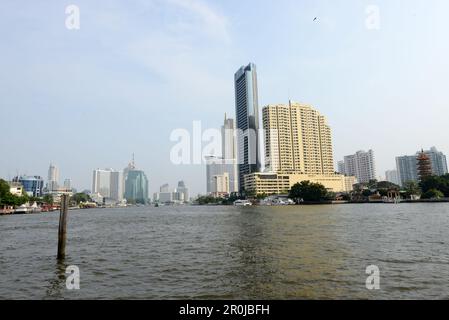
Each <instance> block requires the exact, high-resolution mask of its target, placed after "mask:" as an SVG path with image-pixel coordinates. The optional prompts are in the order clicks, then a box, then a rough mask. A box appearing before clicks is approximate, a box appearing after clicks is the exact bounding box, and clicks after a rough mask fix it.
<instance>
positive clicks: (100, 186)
mask: <svg viewBox="0 0 449 320" xmlns="http://www.w3.org/2000/svg"><path fill="white" fill-rule="evenodd" d="M113 171H114V170H113V169H104V170H102V169H96V170H94V171H93V178H92V193H93V194H99V195H101V197H103V198H110V197H111V172H113Z"/></svg>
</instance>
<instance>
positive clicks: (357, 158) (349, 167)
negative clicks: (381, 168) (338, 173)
mask: <svg viewBox="0 0 449 320" xmlns="http://www.w3.org/2000/svg"><path fill="white" fill-rule="evenodd" d="M342 173H344V174H345V175H346V176H355V177H356V178H357V181H358V182H360V183H367V182H370V180H376V179H377V175H376V165H375V158H374V151H373V150H369V151H368V152H365V151H358V152H356V153H355V154H352V155H349V156H346V157H344V172H342Z"/></svg>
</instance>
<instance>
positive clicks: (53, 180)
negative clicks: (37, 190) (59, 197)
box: [47, 163, 59, 191]
mask: <svg viewBox="0 0 449 320" xmlns="http://www.w3.org/2000/svg"><path fill="white" fill-rule="evenodd" d="M58 188H59V169H58V167H56V166H55V165H54V164H52V163H50V167H49V168H48V182H47V190H48V191H55V190H58Z"/></svg>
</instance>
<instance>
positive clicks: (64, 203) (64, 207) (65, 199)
mask: <svg viewBox="0 0 449 320" xmlns="http://www.w3.org/2000/svg"><path fill="white" fill-rule="evenodd" d="M68 211H69V195H68V194H64V195H62V196H61V212H60V213H59V231H58V260H62V259H64V258H65V242H66V239H67V212H68Z"/></svg>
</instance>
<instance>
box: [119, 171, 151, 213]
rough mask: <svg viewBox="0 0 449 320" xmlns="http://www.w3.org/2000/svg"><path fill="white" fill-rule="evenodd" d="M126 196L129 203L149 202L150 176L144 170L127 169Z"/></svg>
mask: <svg viewBox="0 0 449 320" xmlns="http://www.w3.org/2000/svg"><path fill="white" fill-rule="evenodd" d="M124 197H125V199H126V201H127V202H128V203H140V204H147V203H148V178H147V176H146V175H145V173H144V172H143V171H141V170H137V169H130V170H128V171H127V175H126V181H125V195H124Z"/></svg>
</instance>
